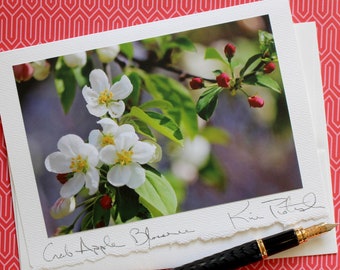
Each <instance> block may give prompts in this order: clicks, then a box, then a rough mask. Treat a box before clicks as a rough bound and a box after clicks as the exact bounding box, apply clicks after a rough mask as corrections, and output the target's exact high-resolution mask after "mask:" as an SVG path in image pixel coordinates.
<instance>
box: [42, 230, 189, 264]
mask: <svg viewBox="0 0 340 270" xmlns="http://www.w3.org/2000/svg"><path fill="white" fill-rule="evenodd" d="M193 232H195V231H194V230H188V229H185V230H178V231H173V232H169V231H167V232H164V233H160V234H151V232H150V229H149V228H148V227H145V228H143V229H140V228H132V229H131V230H130V231H129V236H130V237H131V238H132V240H133V242H134V245H135V246H143V245H147V246H148V247H149V248H151V242H152V241H155V240H157V239H165V238H168V237H175V236H182V235H185V234H189V233H193ZM126 246H127V244H117V243H116V242H114V241H112V239H111V238H110V236H108V235H105V236H104V237H103V239H102V241H101V243H100V244H98V245H93V244H89V243H88V242H86V241H85V240H84V239H83V237H79V246H78V248H74V249H73V250H71V249H70V248H69V246H68V245H67V244H65V245H64V246H63V247H62V248H59V247H57V245H56V244H55V243H53V242H50V243H48V244H47V245H46V247H45V248H44V251H43V254H42V256H43V260H44V261H46V262H53V261H56V260H62V259H67V258H72V257H74V256H77V255H78V256H79V255H85V256H86V255H96V256H98V255H107V253H108V250H109V249H116V248H123V247H126Z"/></svg>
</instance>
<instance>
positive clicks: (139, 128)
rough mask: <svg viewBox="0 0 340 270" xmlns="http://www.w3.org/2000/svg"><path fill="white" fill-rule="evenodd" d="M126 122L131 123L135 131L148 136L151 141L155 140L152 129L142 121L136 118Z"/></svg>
mask: <svg viewBox="0 0 340 270" xmlns="http://www.w3.org/2000/svg"><path fill="white" fill-rule="evenodd" d="M126 123H127V124H130V125H132V126H133V127H134V128H135V130H136V132H137V133H139V134H141V135H143V136H145V137H146V138H149V139H151V140H153V141H155V140H156V139H155V136H154V135H153V133H152V131H151V130H150V128H149V127H148V125H147V124H145V123H144V122H143V121H140V120H138V119H131V120H129V121H127V122H126Z"/></svg>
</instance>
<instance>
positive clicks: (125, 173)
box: [107, 165, 131, 187]
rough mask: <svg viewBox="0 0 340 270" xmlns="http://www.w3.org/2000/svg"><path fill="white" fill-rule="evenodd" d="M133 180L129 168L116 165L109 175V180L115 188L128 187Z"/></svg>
mask: <svg viewBox="0 0 340 270" xmlns="http://www.w3.org/2000/svg"><path fill="white" fill-rule="evenodd" d="M130 178H131V170H130V168H129V166H122V165H116V166H113V167H112V168H111V169H110V170H109V172H108V173H107V180H108V181H109V183H110V184H111V185H113V186H115V187H121V186H124V185H126V183H127V182H128V181H130Z"/></svg>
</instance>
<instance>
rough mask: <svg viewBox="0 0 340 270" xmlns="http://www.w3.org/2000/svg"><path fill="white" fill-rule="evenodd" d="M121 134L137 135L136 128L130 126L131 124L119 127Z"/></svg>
mask: <svg viewBox="0 0 340 270" xmlns="http://www.w3.org/2000/svg"><path fill="white" fill-rule="evenodd" d="M118 131H119V134H121V133H124V132H132V133H135V132H136V131H135V128H134V127H133V126H132V125H130V124H123V125H121V126H119V130H118Z"/></svg>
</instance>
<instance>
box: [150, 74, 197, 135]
mask: <svg viewBox="0 0 340 270" xmlns="http://www.w3.org/2000/svg"><path fill="white" fill-rule="evenodd" d="M150 77H151V80H152V82H153V84H154V85H155V86H156V87H157V89H158V92H159V93H161V97H160V99H163V100H166V101H168V102H170V103H171V104H172V109H170V110H168V116H169V117H171V118H172V119H173V120H175V121H176V123H177V125H179V126H180V128H181V131H182V132H183V134H185V135H186V136H189V137H190V138H193V137H194V136H195V135H196V134H197V132H198V122H197V115H196V109H195V103H194V101H193V100H192V98H191V96H190V94H189V92H188V90H187V89H186V88H185V87H184V86H183V85H182V84H181V83H179V82H178V81H176V80H174V79H172V78H169V77H166V76H163V75H159V74H152V75H151V76H150ZM155 98H156V97H155Z"/></svg>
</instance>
